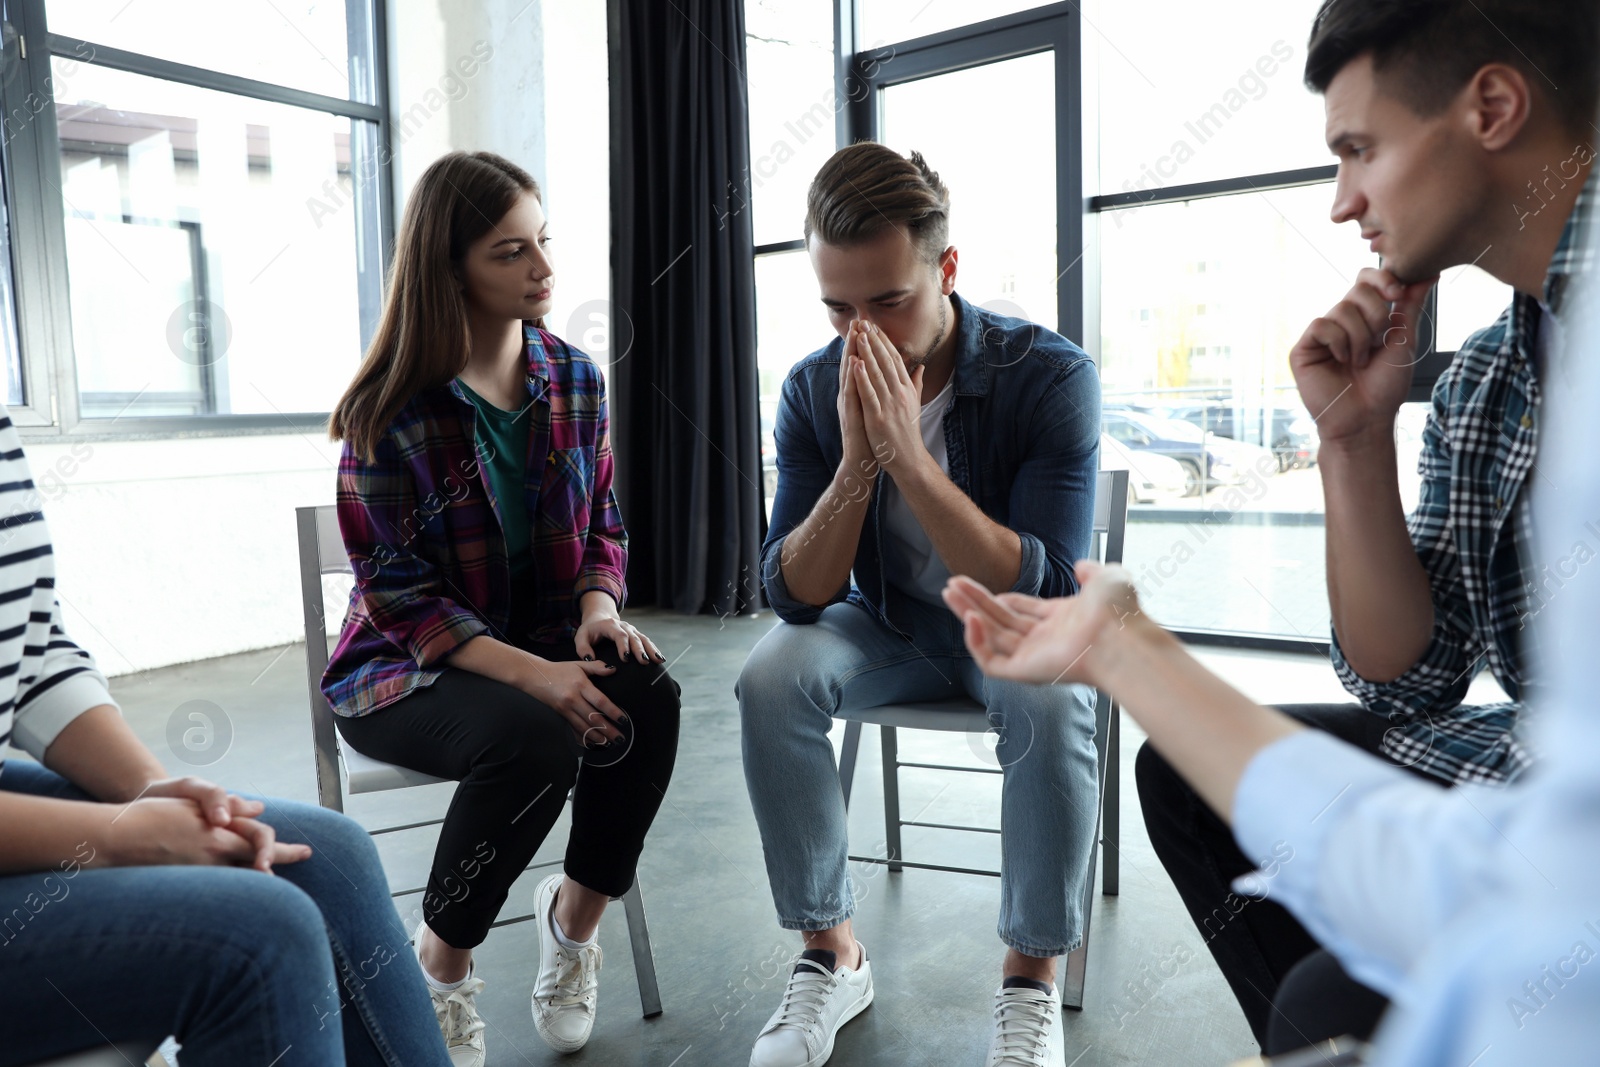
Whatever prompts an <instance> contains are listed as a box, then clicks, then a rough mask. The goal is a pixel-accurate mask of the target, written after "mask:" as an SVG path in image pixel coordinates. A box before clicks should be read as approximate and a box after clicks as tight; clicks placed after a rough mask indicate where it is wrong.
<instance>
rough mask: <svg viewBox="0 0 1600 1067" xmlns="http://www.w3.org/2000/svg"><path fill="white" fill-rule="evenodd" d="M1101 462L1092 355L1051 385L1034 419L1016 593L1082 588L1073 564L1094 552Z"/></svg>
mask: <svg viewBox="0 0 1600 1067" xmlns="http://www.w3.org/2000/svg"><path fill="white" fill-rule="evenodd" d="M1099 466H1100V379H1099V376H1098V374H1097V372H1096V370H1095V366H1094V364H1093V363H1092V362H1091V361H1089V360H1088V359H1086V358H1085V359H1082V360H1079V361H1078V362H1076V363H1073V364H1072V365H1071V366H1069V367H1068V368H1067V369H1066V370H1064V371H1062V372H1061V373H1060V374H1059V375H1058V376H1057V377H1056V379H1055V381H1053V382H1051V383H1050V386H1049V388H1047V389H1046V390H1044V392H1043V395H1042V396H1041V397H1040V399H1039V403H1038V406H1037V407H1035V408H1034V410H1033V417H1032V419H1031V421H1030V424H1029V433H1028V451H1027V455H1026V456H1025V457H1024V458H1023V461H1022V463H1021V465H1020V466H1019V468H1018V469H1017V477H1016V481H1014V482H1013V483H1012V485H1011V529H1012V530H1014V531H1016V533H1017V535H1018V536H1019V537H1020V538H1021V539H1022V567H1021V571H1020V573H1019V574H1018V576H1017V584H1016V585H1014V586H1012V587H1011V591H1012V592H1015V593H1026V594H1028V595H1029V596H1040V597H1063V596H1072V595H1073V594H1074V593H1076V592H1077V591H1078V579H1077V576H1076V575H1075V574H1074V572H1073V569H1072V564H1073V563H1074V562H1075V561H1077V560H1080V559H1082V558H1084V557H1085V556H1086V555H1088V553H1089V537H1090V535H1091V534H1092V533H1093V531H1094V489H1095V475H1096V472H1097V471H1098V470H1099Z"/></svg>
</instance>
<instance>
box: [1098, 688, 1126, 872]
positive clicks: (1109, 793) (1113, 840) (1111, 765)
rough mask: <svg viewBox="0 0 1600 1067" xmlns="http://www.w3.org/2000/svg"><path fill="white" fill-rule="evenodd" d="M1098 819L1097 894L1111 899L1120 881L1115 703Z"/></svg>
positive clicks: (1119, 743) (1118, 722)
mask: <svg viewBox="0 0 1600 1067" xmlns="http://www.w3.org/2000/svg"><path fill="white" fill-rule="evenodd" d="M1100 818H1101V825H1102V826H1103V827H1104V833H1103V835H1102V838H1101V840H1102V841H1103V842H1104V844H1105V873H1104V874H1103V875H1102V877H1103V878H1104V879H1105V884H1104V886H1102V887H1101V892H1103V893H1104V894H1105V895H1106V896H1108V897H1114V896H1116V895H1117V892H1118V889H1119V886H1120V883H1121V881H1122V879H1121V877H1120V875H1121V873H1122V872H1121V860H1122V709H1121V708H1119V707H1117V704H1116V702H1115V701H1113V702H1112V704H1111V718H1110V721H1109V722H1108V723H1107V724H1106V795H1105V799H1104V800H1103V801H1102V802H1101V816H1100Z"/></svg>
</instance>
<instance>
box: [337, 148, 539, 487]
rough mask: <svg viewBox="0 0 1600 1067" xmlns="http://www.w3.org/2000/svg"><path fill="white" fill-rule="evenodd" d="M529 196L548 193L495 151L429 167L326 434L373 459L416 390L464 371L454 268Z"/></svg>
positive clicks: (463, 331)
mask: <svg viewBox="0 0 1600 1067" xmlns="http://www.w3.org/2000/svg"><path fill="white" fill-rule="evenodd" d="M523 193H532V194H533V195H534V196H535V197H538V198H539V199H540V200H541V202H542V200H543V198H542V197H540V195H539V184H538V183H537V182H535V181H534V180H533V178H532V177H531V176H529V174H528V172H527V171H525V170H523V169H522V168H521V167H519V166H517V165H516V164H515V163H513V162H511V161H510V160H508V159H505V158H504V157H502V156H497V155H495V154H494V153H493V152H451V153H449V154H448V155H444V156H441V157H439V158H438V159H436V160H435V161H434V162H433V164H432V165H431V166H429V167H428V169H427V170H426V171H424V172H423V174H422V177H421V178H419V179H418V180H417V184H416V186H415V187H414V188H413V189H412V190H411V198H410V200H409V201H408V202H407V204H406V212H405V218H404V219H403V220H402V221H401V223H400V232H399V234H398V235H396V237H395V246H394V262H393V265H392V266H391V267H390V271H389V283H388V290H387V292H386V293H385V294H384V301H383V314H382V315H381V316H380V317H379V319H378V329H377V331H376V332H375V333H374V334H373V336H372V343H371V344H370V345H368V346H367V353H366V355H365V356H364V357H363V358H362V360H361V367H360V369H359V370H357V371H356V376H355V380H354V381H352V382H351V383H350V386H349V388H347V389H346V390H345V391H344V395H343V396H342V397H340V398H339V403H338V404H337V405H336V406H335V407H334V409H333V414H332V415H331V416H330V417H329V419H328V436H329V438H331V439H332V440H335V441H339V440H345V441H348V442H349V443H350V447H351V448H352V449H354V450H355V452H356V454H357V455H359V456H361V457H362V458H363V459H365V460H367V461H368V462H371V461H372V460H373V458H374V455H375V453H376V452H377V448H378V442H379V441H380V440H382V438H383V433H384V430H386V429H387V428H388V426H389V423H390V422H392V421H393V420H394V417H395V416H396V415H398V414H399V413H400V409H401V408H403V407H405V405H406V404H407V403H408V402H409V401H410V400H411V398H412V397H414V396H416V395H417V394H418V393H420V392H422V391H423V390H424V389H430V388H433V387H435V386H439V385H443V384H444V383H445V382H448V381H449V380H450V379H451V378H453V377H455V376H456V375H457V374H460V373H461V371H462V370H463V369H465V367H466V365H467V356H468V355H469V351H470V341H471V335H470V333H469V331H468V327H467V306H466V297H465V295H464V294H463V293H462V291H461V277H460V275H459V274H458V273H457V269H458V266H459V264H460V263H461V260H462V257H463V256H465V255H466V252H467V249H468V248H469V247H471V245H472V243H473V242H474V241H476V240H477V239H478V238H480V237H482V236H483V235H484V234H485V233H487V232H489V230H490V228H491V227H493V226H494V224H495V223H497V222H499V221H500V220H501V219H502V218H504V217H505V215H506V213H507V212H508V211H510V210H511V209H512V208H513V207H515V206H516V203H517V200H518V199H520V198H521V196H522V194H523ZM536 325H539V326H543V323H542V322H539V323H536Z"/></svg>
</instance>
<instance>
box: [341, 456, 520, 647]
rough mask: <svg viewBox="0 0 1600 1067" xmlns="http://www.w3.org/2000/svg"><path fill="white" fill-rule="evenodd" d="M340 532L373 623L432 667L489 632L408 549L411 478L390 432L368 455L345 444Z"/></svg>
mask: <svg viewBox="0 0 1600 1067" xmlns="http://www.w3.org/2000/svg"><path fill="white" fill-rule="evenodd" d="M338 512H339V532H340V534H341V536H342V537H343V538H344V545H345V551H346V552H347V553H348V554H349V556H350V565H351V568H352V569H353V570H354V572H355V584H356V589H357V590H358V592H359V593H360V596H361V601H362V604H363V606H364V607H365V608H366V610H367V614H368V616H369V618H370V619H371V621H372V625H373V626H375V627H377V629H378V630H379V631H380V632H381V633H382V634H383V636H384V637H386V638H387V639H388V640H389V641H390V642H392V643H393V644H395V645H397V646H399V647H400V648H403V649H405V650H407V651H408V652H409V653H410V654H411V656H412V658H413V659H415V660H416V662H417V665H418V666H420V667H432V666H435V665H437V664H438V663H439V662H440V661H441V660H443V659H444V658H445V657H446V656H448V655H450V653H452V652H454V651H455V650H456V649H457V648H459V647H460V646H461V645H462V644H464V643H466V642H467V641H469V640H471V639H472V638H474V637H477V636H478V635H479V634H483V633H487V632H488V630H489V626H488V624H487V623H486V622H484V620H483V619H482V617H481V616H479V615H478V614H477V613H476V612H474V611H472V610H471V609H470V608H468V607H466V606H465V605H463V604H461V603H459V602H458V601H456V600H454V599H452V598H451V597H450V596H449V595H447V593H446V591H445V588H444V581H443V578H442V576H441V575H440V574H439V571H438V568H437V567H435V566H434V565H433V564H432V563H429V562H428V561H427V560H424V559H423V558H421V557H420V556H419V555H417V553H416V552H415V551H414V550H413V548H414V540H415V538H416V537H417V535H418V532H419V531H418V525H417V524H418V522H419V518H418V517H419V516H420V515H422V514H423V512H422V511H421V510H420V509H419V508H418V506H417V493H416V483H415V480H414V479H413V477H412V474H411V472H410V471H409V470H408V469H407V468H406V466H405V464H404V462H403V461H402V460H401V458H400V452H399V449H398V447H397V446H396V445H395V442H394V440H393V438H392V437H391V436H390V435H387V434H386V435H385V436H384V438H383V439H382V441H381V442H380V443H379V445H378V448H377V452H376V455H375V456H374V457H373V461H372V462H370V463H369V462H367V461H366V460H364V459H362V458H361V457H360V456H358V455H356V454H355V452H354V450H353V449H352V448H351V447H350V445H349V444H348V443H346V445H345V448H344V455H343V456H342V457H341V459H340V461H339V492H338Z"/></svg>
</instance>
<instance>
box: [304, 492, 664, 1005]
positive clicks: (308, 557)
mask: <svg viewBox="0 0 1600 1067" xmlns="http://www.w3.org/2000/svg"><path fill="white" fill-rule="evenodd" d="M295 523H296V526H297V528H298V531H299V537H300V597H301V606H302V610H303V613H304V616H305V629H306V685H307V688H308V690H309V695H310V701H311V739H312V745H313V747H314V749H315V754H316V769H317V800H318V802H319V803H320V804H321V805H322V806H323V807H325V808H332V809H333V810H334V811H343V810H344V795H345V794H346V793H350V794H357V793H377V792H382V791H385V790H389V789H405V788H407V787H409V786H414V785H432V784H434V783H436V782H441V781H444V780H445V779H442V778H434V777H432V776H430V775H426V774H422V773H421V772H419V771H414V770H410V769H409V768H406V767H398V766H395V765H394V764H392V763H383V762H381V761H379V760H375V759H371V758H370V757H367V756H363V755H362V754H361V753H359V752H357V751H356V750H355V749H353V748H345V747H344V746H343V745H342V744H340V742H339V734H338V731H337V730H335V729H334V725H333V709H332V708H331V707H330V706H329V705H328V701H327V698H326V697H324V696H323V695H322V685H321V683H322V672H323V671H324V670H325V669H326V668H327V666H328V637H327V624H326V621H325V618H324V613H323V595H322V576H323V575H325V574H351V573H353V571H352V569H351V567H350V557H349V556H348V555H346V554H345V548H344V539H343V538H342V537H341V536H340V534H339V520H338V516H337V514H336V512H335V510H334V507H333V506H332V505H331V504H329V505H323V506H320V507H304V508H296V509H295ZM442 822H444V819H442V818H439V819H427V820H424V821H422V822H411V823H403V824H401V825H398V826H385V827H382V828H381V829H377V830H371V831H369V833H370V834H371V835H372V836H373V837H377V836H379V835H380V834H392V833H398V832H399V831H401V830H415V829H418V828H420V827H423V826H437V825H439V824H440V823H442ZM560 865H561V861H560V860H549V861H547V862H544V863H534V864H530V865H529V866H528V867H527V868H526V869H527V870H530V871H531V870H536V869H538V868H541V867H559V866H560ZM425 888H426V887H425V886H418V887H417V888H415V889H403V890H401V891H400V892H398V893H395V894H393V896H394V897H395V898H397V899H398V898H399V897H405V896H411V895H414V894H417V893H421V892H422V891H423V890H424V889H425ZM616 899H620V900H621V901H622V907H623V911H624V912H625V913H626V915H627V919H628V940H629V941H630V942H631V943H632V946H633V964H634V970H635V971H636V972H637V974H638V978H639V1003H640V1006H641V1007H642V1008H643V1009H644V1017H645V1018H646V1019H651V1018H654V1017H655V1016H657V1015H660V1014H661V990H660V987H659V985H658V984H657V982H656V964H655V954H654V952H653V951H652V950H651V947H650V928H649V925H648V924H647V923H646V921H645V915H644V897H643V896H642V895H641V894H640V892H639V882H638V879H637V878H636V879H635V880H634V883H633V887H632V888H631V889H629V890H628V891H627V893H625V894H623V895H622V896H621V897H619V898H616ZM535 917H536V915H535V914H533V913H530V914H527V915H518V916H515V917H513V918H509V919H501V920H499V921H498V922H496V923H494V924H493V925H492V926H491V929H493V928H494V927H500V926H509V925H510V924H512V923H519V922H523V921H524V920H527V919H532V918H535Z"/></svg>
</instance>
